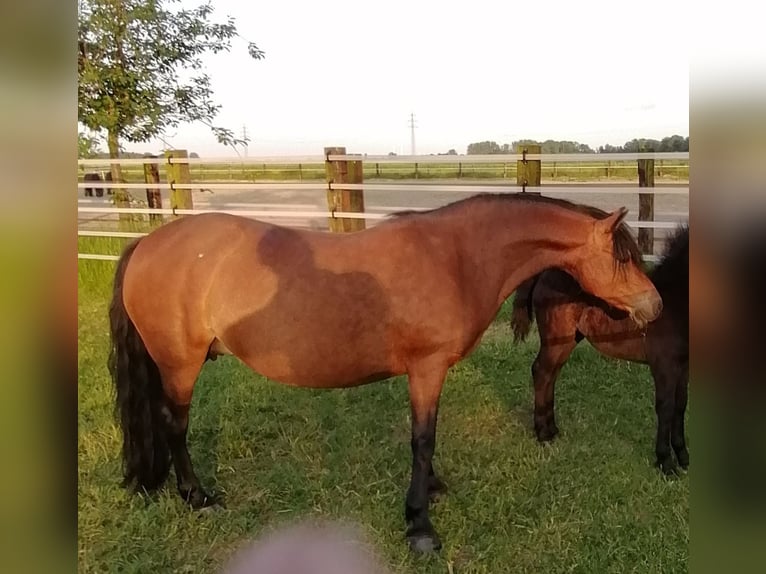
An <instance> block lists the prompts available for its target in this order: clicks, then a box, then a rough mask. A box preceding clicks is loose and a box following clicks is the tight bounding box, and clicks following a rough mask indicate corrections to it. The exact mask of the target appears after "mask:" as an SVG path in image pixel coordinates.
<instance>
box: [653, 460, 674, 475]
mask: <svg viewBox="0 0 766 574" xmlns="http://www.w3.org/2000/svg"><path fill="white" fill-rule="evenodd" d="M657 466H658V467H659V469H660V470H661V471H662V474H664V475H665V476H678V467H677V466H676V463H675V462H674V461H673V458H672V457H668V458H666V459H665V460H662V461H657Z"/></svg>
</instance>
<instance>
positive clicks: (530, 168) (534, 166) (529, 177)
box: [516, 144, 542, 195]
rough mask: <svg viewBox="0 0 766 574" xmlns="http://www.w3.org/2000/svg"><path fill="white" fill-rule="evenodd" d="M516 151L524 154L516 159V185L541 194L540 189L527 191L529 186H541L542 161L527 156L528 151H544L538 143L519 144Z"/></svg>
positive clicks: (530, 152) (524, 189)
mask: <svg viewBox="0 0 766 574" xmlns="http://www.w3.org/2000/svg"><path fill="white" fill-rule="evenodd" d="M516 153H520V154H523V155H524V157H523V158H522V159H520V160H517V161H516V185H518V186H519V187H521V188H522V191H526V192H527V193H536V194H538V195H540V192H539V191H533V192H529V191H527V188H530V187H540V176H541V174H542V167H541V165H542V162H541V161H540V160H539V159H527V158H526V155H527V154H528V153H529V154H533V153H542V152H541V148H540V146H539V145H536V144H524V145H522V146H519V148H518V149H517V150H516Z"/></svg>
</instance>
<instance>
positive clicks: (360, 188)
mask: <svg viewBox="0 0 766 574" xmlns="http://www.w3.org/2000/svg"><path fill="white" fill-rule="evenodd" d="M517 151H518V152H519V153H516V154H504V155H467V156H447V155H445V156H375V155H361V154H347V153H346V149H345V148H344V147H327V148H325V149H324V153H323V154H322V155H321V156H294V157H270V158H269V157H265V158H264V157H260V158H255V157H254V158H222V159H203V158H189V157H188V154H187V153H186V151H184V150H172V151H168V152H165V155H164V156H163V157H158V156H147V157H145V158H141V159H119V160H92V159H88V160H79V161H78V164H79V166H80V168H81V169H83V170H88V168H92V167H93V166H104V165H105V164H106V165H108V164H110V163H120V164H121V165H123V166H126V167H127V168H128V169H127V170H125V171H126V172H127V171H129V170H130V169H131V166H133V167H135V168H139V167H140V168H141V170H142V171H141V172H139V173H141V174H142V176H143V177H141V179H143V182H128V181H124V182H111V181H93V180H92V179H91V180H89V181H82V182H79V183H78V188H79V189H81V190H91V193H90V194H91V195H92V190H94V189H95V190H109V191H111V190H113V189H120V190H121V191H122V190H125V191H127V192H128V193H131V192H132V191H133V190H135V192H139V193H140V192H144V193H145V194H146V196H145V197H146V199H145V201H144V200H143V198H139V197H137V196H136V195H133V194H131V196H132V199H133V201H132V202H130V203H129V204H128V206H127V207H122V206H121V207H103V206H101V207H97V206H95V207H91V206H89V205H84V206H78V213H80V214H91V215H97V214H104V215H107V214H118V215H119V216H120V217H126V216H129V215H136V214H139V215H148V216H149V220H150V221H153V222H154V223H161V222H162V221H164V219H163V218H164V217H167V216H170V217H178V216H184V215H189V214H197V213H203V212H204V211H203V210H199V209H195V208H194V205H193V198H192V190H193V189H201V188H205V189H228V190H238V189H247V190H257V189H262V190H269V191H279V190H281V189H289V190H293V191H294V190H304V191H312V192H324V193H325V194H326V202H327V210H326V211H318V210H307V211H296V210H290V209H284V210H277V211H275V210H268V211H264V210H257V209H256V210H253V209H247V207H246V206H243V204H237V208H236V209H226V208H227V205H225V204H224V206H223V207H224V209H216V210H215V211H226V212H230V213H236V214H239V215H244V216H250V217H268V218H280V217H285V218H295V217H296V216H300V217H305V218H326V219H327V222H328V227H329V230H330V231H331V232H340V233H344V232H353V231H358V230H361V229H364V228H365V227H366V222H367V221H371V222H372V223H373V224H374V222H375V221H376V220H380V219H383V218H385V217H387V214H381V213H372V212H368V211H366V209H365V197H364V192H365V190H371V189H374V190H377V191H391V192H393V191H397V192H401V191H407V192H409V191H412V192H417V193H419V194H423V193H428V191H429V189H432V190H435V191H451V192H460V193H467V194H474V193H508V192H522V193H545V192H546V191H553V192H556V193H562V192H563V193H572V194H577V193H603V194H625V193H630V194H636V193H637V194H638V202H639V203H638V205H639V209H638V220H637V221H629V222H628V224H629V225H631V226H632V227H634V228H637V229H638V240H639V245H640V247H641V249H642V252H643V253H644V255H645V256H646V258H647V259H653V258H654V230H655V229H660V228H666V229H669V228H673V227H675V225H676V224H675V223H670V222H658V221H655V209H654V207H655V201H654V200H655V196H656V195H658V194H668V195H687V196H688V193H689V190H688V183H687V184H686V186H685V187H684V186H683V185H681V186H679V185H674V186H665V187H656V186H655V173H656V170H657V164H656V162H657V161H659V162H665V161H671V162H672V161H676V162H688V159H689V154H688V152H680V153H676V152H673V153H615V154H542V153H540V148H539V146H533V145H528V146H525V147H523V148H521V149H519V150H517ZM629 162H634V163H633V165H635V167H636V172H637V176H638V182H637V183H638V185H637V187H634V188H630V187H625V186H622V187H615V186H610V185H601V184H592V183H586V184H575V185H572V184H569V185H567V186H566V187H562V186H559V185H548V184H546V185H543V183H542V174H543V172H544V170H543V166H544V165H546V166H547V167H548V169H550V164H553V171H554V174H555V171H556V169H557V166H561V165H562V164H570V165H581V164H586V163H589V164H599V165H602V166H605V170H606V174H607V176H608V175H609V170H610V169H611V170H614V169H615V165H619V166H625V165H626V164H628V163H629ZM202 164H207V165H210V164H218V165H226V164H228V165H240V166H243V167H244V166H245V165H252V166H260V165H263V166H265V165H281V166H284V165H292V166H296V165H297V166H301V168H302V166H312V167H314V168H315V169H316V168H317V167H322V166H323V167H324V181H316V182H315V183H307V182H304V181H299V182H297V183H296V182H293V183H285V182H275V181H271V182H268V183H265V182H261V183H251V182H244V183H226V182H222V181H214V180H213V181H208V180H199V179H198V181H196V182H195V181H193V178H192V170H191V168H192V167H193V166H194V165H202ZM413 164H414V165H415V169H416V172H415V173H416V174H417V169H418V166H453V167H455V166H456V173H458V174H459V173H462V172H463V171H464V168H463V166H464V165H482V164H493V165H498V164H502V165H504V166H506V167H505V168H504V169H503V175H504V176H505V175H506V174H509V173H514V172H515V185H512V184H510V183H505V179H503V180H502V182H503V183H502V184H497V183H494V184H490V185H476V184H462V183H461V184H459V185H455V184H445V183H433V184H426V183H424V182H420V181H419V182H417V183H406V182H397V183H379V182H372V181H368V182H365V179H364V174H365V165H367V166H374V170H375V171H374V173H375V174H377V175H378V176H379V174H380V173H381V168H380V166H381V165H383V166H386V165H389V166H396V165H410V166H411V165H413ZM508 166H511V167H508ZM421 169H422V167H421ZM665 169H667V167H665ZM161 171H162V172H164V175H165V179H166V182H165V183H161V182H160V179H161V178H160V172H161ZM301 171H302V169H299V172H301ZM546 171H548V170H546ZM374 177H375V176H373V178H374ZM83 179H84V178H83ZM163 190H164V191H165V192H166V193H167V195H168V200H169V201H168V206H167V207H165V206H164V205H163V199H162V191H163ZM102 195H103V191H102ZM144 204H145V206H146V207H143V205H144ZM120 205H122V204H120ZM243 207H244V209H243ZM288 207H289V206H287V205H285V208H288ZM416 209H417V208H416ZM143 234H144V233H140V232H132V231H124V230H122V231H102V232H95V231H92V230H84V229H78V235H80V236H106V237H132V236H141V235H143ZM78 256H79V257H80V258H83V259H110V260H111V259H114V257H113V256H100V255H99V254H78Z"/></svg>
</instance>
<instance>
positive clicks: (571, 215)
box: [458, 199, 592, 306]
mask: <svg viewBox="0 0 766 574" xmlns="http://www.w3.org/2000/svg"><path fill="white" fill-rule="evenodd" d="M459 221H460V224H459V225H458V229H459V231H458V233H459V234H460V237H459V241H460V244H461V245H462V246H463V249H464V250H465V256H466V257H467V258H468V259H469V260H470V261H471V263H472V264H473V265H472V267H473V268H474V269H475V271H476V272H478V273H479V274H480V276H482V278H483V285H484V286H485V287H486V288H487V289H489V290H491V296H492V298H493V299H494V298H495V296H496V301H497V305H498V306H499V305H501V304H502V302H503V301H505V300H506V299H507V298H508V297H509V296H510V294H511V293H513V292H514V291H515V290H516V289H517V288H518V286H519V285H520V284H521V283H522V282H523V281H525V280H526V279H529V278H531V277H533V276H535V275H537V274H538V273H541V272H542V271H544V270H545V269H549V268H551V267H559V268H562V269H564V270H571V269H572V268H573V266H574V265H575V264H576V253H575V250H576V249H577V248H578V247H581V246H583V245H585V244H586V243H587V241H588V234H589V233H590V232H591V230H592V225H591V223H592V218H590V217H588V216H586V215H584V214H581V213H578V212H576V211H574V210H571V209H567V208H566V207H562V206H558V205H554V204H546V203H535V202H532V201H529V202H527V201H513V200H508V201H503V200H502V199H488V200H485V201H483V202H477V204H476V205H473V206H470V209H469V210H468V213H467V215H464V216H463V217H460V218H459ZM487 295H490V293H487Z"/></svg>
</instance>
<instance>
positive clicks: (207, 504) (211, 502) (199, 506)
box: [179, 488, 225, 510]
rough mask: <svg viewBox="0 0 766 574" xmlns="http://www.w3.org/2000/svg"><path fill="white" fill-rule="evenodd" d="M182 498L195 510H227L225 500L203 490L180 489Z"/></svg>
mask: <svg viewBox="0 0 766 574" xmlns="http://www.w3.org/2000/svg"><path fill="white" fill-rule="evenodd" d="M179 493H180V494H181V498H183V499H184V501H185V502H186V503H187V504H188V505H189V506H191V507H192V508H193V509H194V510H206V509H212V508H213V507H218V508H225V506H224V504H223V500H222V499H221V498H220V497H219V496H218V495H216V494H215V493H214V494H208V493H207V492H205V491H204V490H202V489H201V488H193V489H191V490H181V489H179Z"/></svg>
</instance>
